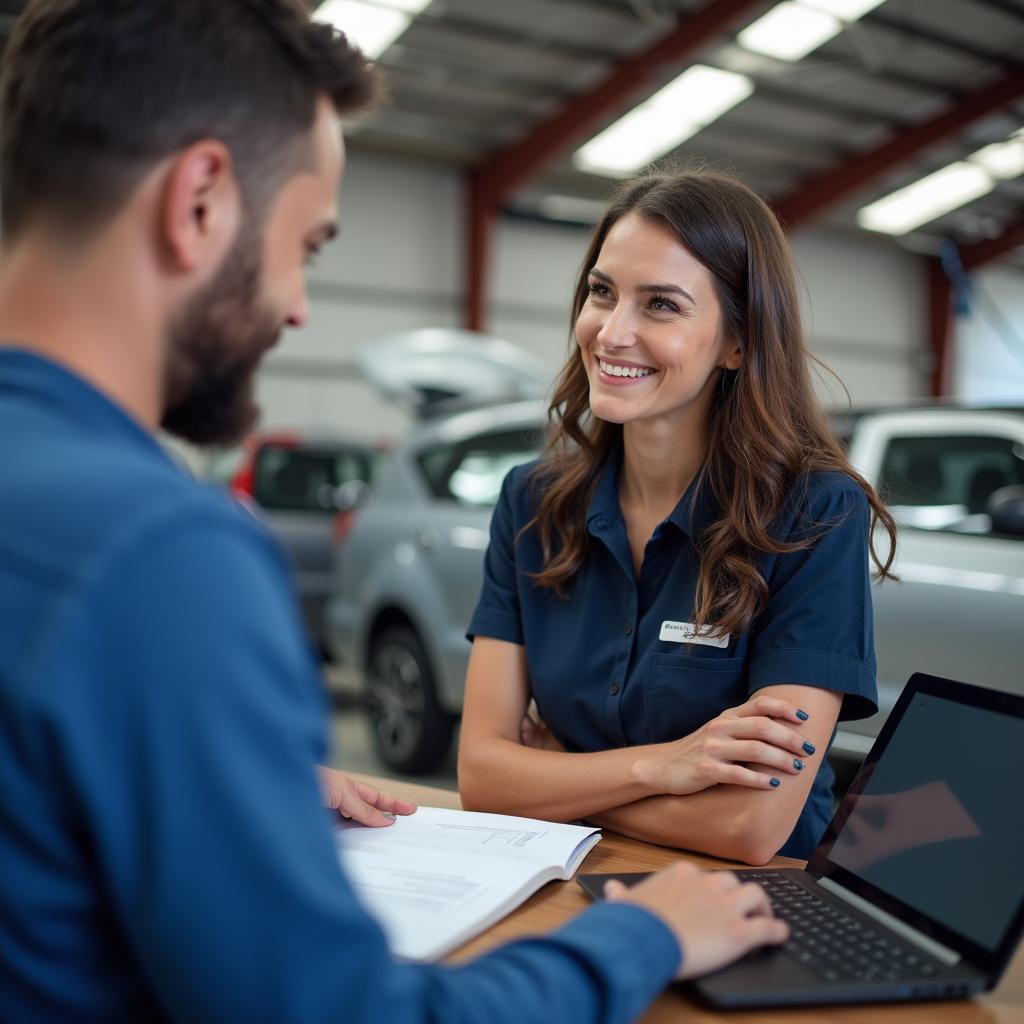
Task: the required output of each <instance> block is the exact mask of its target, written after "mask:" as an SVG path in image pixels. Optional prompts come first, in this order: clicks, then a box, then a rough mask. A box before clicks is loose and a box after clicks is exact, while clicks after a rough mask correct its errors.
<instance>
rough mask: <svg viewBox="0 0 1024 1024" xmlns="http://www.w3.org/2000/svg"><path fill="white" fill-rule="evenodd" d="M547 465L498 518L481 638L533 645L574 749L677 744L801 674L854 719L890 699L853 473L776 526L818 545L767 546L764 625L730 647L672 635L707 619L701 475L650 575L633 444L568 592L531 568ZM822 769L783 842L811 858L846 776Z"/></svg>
mask: <svg viewBox="0 0 1024 1024" xmlns="http://www.w3.org/2000/svg"><path fill="white" fill-rule="evenodd" d="M535 466H537V463H530V464H528V465H525V466H520V467H517V468H516V469H514V470H512V472H511V473H509V475H508V477H507V478H506V480H505V483H504V486H503V488H502V492H501V497H500V499H499V501H498V505H497V508H496V509H495V513H494V517H493V519H492V521H491V542H490V546H489V547H488V551H487V556H486V559H485V565H484V585H483V590H482V593H481V596H480V601H479V604H478V605H477V608H476V611H475V612H474V615H473V618H472V621H471V623H470V626H469V635H470V637H472V636H474V635H480V636H489V637H495V638H497V639H500V640H506V641H508V642H510V643H516V644H523V645H524V646H525V649H526V660H527V665H528V668H529V673H530V683H531V687H532V693H533V697H534V699H535V700H536V702H537V708H538V711H539V712H540V715H541V717H542V718H543V720H544V721H545V723H546V724H547V725H548V727H549V728H550V729H551V731H552V732H553V733H554V735H555V736H556V737H557V738H558V739H559V741H560V742H561V743H562V744H563V745H564V746H565V747H566V748H567V749H568V750H572V751H594V750H606V749H609V748H611V747H625V746H636V745H641V744H646V743H662V742H667V741H670V740H674V739H678V738H680V737H682V736H685V735H688V734H689V733H692V732H694V731H695V730H696V729H698V728H699V727H700V726H702V725H703V724H704V723H706V722H708V721H710V720H711V719H712V718H715V717H716V716H717V715H719V714H720V713H721V712H722V711H724V710H726V709H727V708H731V707H737V706H738V705H740V704H742V703H744V701H746V700H747V699H748V698H749V697H750V695H751V694H753V693H754V691H756V690H758V689H760V688H762V687H764V686H770V685H772V684H775V683H798V684H801V685H806V686H815V687H820V688H823V689H827V690H834V691H836V692H838V693H842V694H844V695H845V696H844V700H843V707H842V711H841V713H840V717H841V718H864V717H867V716H868V715H871V714H873V713H874V712H875V711H876V710H877V691H876V685H875V654H874V636H873V624H872V615H871V590H870V579H869V572H868V532H869V512H870V509H869V506H868V503H867V499H866V497H865V495H864V492H863V491H862V490H861V489H860V487H859V486H857V484H856V483H855V482H854V481H853V480H852V479H851V478H850V477H848V476H846V475H845V474H843V473H812V474H809V475H808V476H806V477H805V478H803V479H802V480H801V481H800V482H799V485H798V486H797V487H796V488H794V490H793V492H792V494H791V495H790V499H789V501H788V503H787V506H786V508H785V510H784V512H783V514H782V515H781V516H780V518H779V521H778V522H777V523H775V524H774V526H773V531H774V535H775V536H776V537H778V538H779V539H781V540H784V541H795V540H798V539H802V538H805V537H814V538H816V539H815V540H814V542H813V544H812V545H811V546H810V547H807V548H803V549H801V550H796V551H792V552H787V553H784V554H776V555H763V556H761V557H760V558H759V559H758V568H759V569H760V571H761V574H762V576H763V577H764V579H765V581H766V583H767V585H768V590H769V596H768V600H767V604H766V606H765V608H764V610H763V611H762V612H761V614H760V615H759V616H758V617H757V619H756V621H755V622H754V623H753V625H752V626H751V628H750V629H749V630H747V631H745V632H744V633H743V634H742V635H739V636H731V637H729V638H728V643H727V645H725V646H721V647H720V646H712V645H709V644H702V643H694V644H685V643H679V642H677V641H675V640H674V639H666V638H665V637H672V636H673V635H679V634H678V632H676V633H675V634H673V627H671V626H669V627H667V628H666V627H665V623H677V624H678V623H682V624H692V623H693V621H694V608H695V594H696V587H697V578H698V573H699V554H698V547H697V544H696V540H697V539H698V538H699V537H700V534H701V531H702V530H703V529H704V528H705V527H706V526H707V525H709V523H711V522H712V521H713V520H714V519H715V518H716V508H715V505H714V503H713V501H712V499H711V497H710V495H709V493H708V488H706V487H705V488H700V487H699V486H698V480H699V478H698V480H695V481H694V483H693V484H692V485H691V486H690V488H689V489H688V490H687V492H686V494H684V495H683V496H682V498H681V499H680V501H679V503H678V504H677V505H676V507H675V509H674V510H673V512H672V514H671V515H670V516H669V517H668V518H667V519H666V520H665V521H664V522H663V523H661V524H660V525H659V526H658V527H657V528H656V529H655V531H654V534H653V535H652V537H651V539H650V541H649V542H648V544H647V546H646V548H645V550H644V558H643V564H642V566H641V571H640V575H639V578H638V577H637V574H636V571H635V569H634V566H633V559H632V555H631V552H630V547H629V538H628V536H627V533H626V525H625V521H624V520H623V518H622V512H621V509H620V506H619V498H618V480H619V472H620V469H621V449H620V450H619V451H618V452H616V453H613V455H612V456H611V457H610V459H609V461H608V463H607V464H606V465H605V467H604V468H603V469H602V471H601V474H600V479H599V480H598V483H597V485H596V488H595V491H594V496H593V498H592V500H591V502H590V506H589V508H588V510H587V513H586V516H587V530H588V533H589V538H588V539H589V548H588V551H587V557H586V559H585V562H584V564H583V566H582V568H581V569H580V571H579V573H578V574H577V575H576V577H575V578H574V579H573V580H572V581H571V583H570V584H569V586H568V588H567V592H566V595H565V597H564V598H561V597H559V596H557V595H556V594H555V593H554V592H553V591H552V590H550V589H542V588H541V587H539V586H538V585H537V584H535V583H534V582H533V580H532V579H531V576H532V575H533V574H535V573H537V572H539V571H540V569H541V568H542V565H543V555H542V552H541V547H540V542H539V539H538V537H537V534H536V530H535V529H534V528H533V527H531V528H529V529H526V530H525V532H523V531H524V528H525V527H527V526H528V524H529V523H530V521H531V520H532V519H533V516H534V515H535V512H536V508H537V496H538V493H539V492H538V490H537V489H538V487H541V486H542V483H541V482H540V481H539V480H538V479H537V477H536V476H535V475H534V474H533V470H534V467H535ZM824 753H825V752H824V751H819V752H818V754H816V755H815V757H814V760H813V761H811V760H809V761H808V764H809V765H812V764H820V767H819V768H818V772H817V775H816V777H815V781H814V785H813V787H812V789H811V793H810V795H809V797H808V800H807V803H806V804H805V806H804V810H803V812H802V814H801V816H800V818H799V820H798V821H797V824H796V827H795V829H794V831H793V833H792V835H791V836H790V838H789V840H788V841H787V843H786V845H785V846H784V847H783V848H782V850H781V851H780V852H781V853H783V854H785V855H787V856H791V857H802V858H807V857H809V856H810V855H811V852H812V851H813V849H814V847H815V845H816V844H817V842H818V839H819V838H820V837H821V835H822V833H823V832H824V829H825V826H826V825H827V824H828V821H829V818H830V817H831V814H832V783H833V781H834V778H835V776H834V773H833V771H832V769H831V767H830V766H829V765H828V762H827V761H825V760H824Z"/></svg>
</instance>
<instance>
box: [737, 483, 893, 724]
mask: <svg viewBox="0 0 1024 1024" xmlns="http://www.w3.org/2000/svg"><path fill="white" fill-rule="evenodd" d="M839 479H841V480H842V482H841V483H836V482H835V481H836V477H835V476H833V475H832V474H830V475H829V476H828V477H827V478H826V480H828V481H829V484H828V485H825V486H823V485H822V484H821V482H820V481H819V482H818V484H817V485H812V486H811V487H809V493H808V498H807V500H806V503H805V505H804V508H803V511H802V513H801V514H799V515H797V516H796V517H795V520H794V525H793V527H792V529H791V530H790V533H789V539H790V540H797V539H799V538H800V537H804V536H808V535H810V536H813V537H815V538H816V539H815V540H814V541H813V543H812V544H811V545H810V546H809V547H807V548H803V549H801V550H798V551H793V552H789V553H786V554H782V555H779V556H777V559H776V561H775V562H774V565H773V567H772V570H771V572H770V573H769V575H768V585H769V588H770V591H771V593H770V597H769V599H768V604H767V606H766V607H765V610H764V611H763V613H762V614H761V615H760V616H759V618H758V621H757V624H756V625H755V634H756V635H755V636H754V637H753V642H752V648H753V652H752V657H751V662H750V674H749V690H750V692H751V693H753V692H754V691H755V690H759V689H761V688H762V687H765V686H771V685H775V684H779V683H796V684H799V685H802V686H815V687H819V688H821V689H824V690H832V691H834V692H836V693H842V694H844V700H843V706H842V710H841V711H840V715H839V717H840V719H843V720H850V719H857V718H867V717H869V716H870V715H873V714H874V713H875V711H877V710H878V693H877V685H876V681H875V652H874V625H873V621H872V607H871V580H870V570H869V557H868V555H869V552H868V541H869V531H870V507H869V505H868V501H867V498H866V496H865V495H864V492H863V491H862V490H861V489H860V488H859V487H857V486H856V484H854V483H853V481H849V480H847V479H846V478H839Z"/></svg>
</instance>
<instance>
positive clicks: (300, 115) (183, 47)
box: [0, 0, 376, 241]
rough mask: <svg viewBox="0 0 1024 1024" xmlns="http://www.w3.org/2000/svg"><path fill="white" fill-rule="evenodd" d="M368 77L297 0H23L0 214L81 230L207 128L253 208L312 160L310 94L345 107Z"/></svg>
mask: <svg viewBox="0 0 1024 1024" xmlns="http://www.w3.org/2000/svg"><path fill="white" fill-rule="evenodd" d="M375 84H376V80H375V76H374V73H373V70H372V68H371V67H370V66H368V64H367V62H366V60H365V58H364V57H363V55H362V54H361V53H360V52H359V51H358V50H357V49H355V48H354V47H352V46H351V45H350V44H349V43H348V42H347V40H346V39H345V37H344V36H343V35H342V34H341V33H339V32H337V31H336V30H334V29H332V28H330V27H329V26H327V25H322V24H318V23H314V22H311V21H310V20H309V12H308V9H307V6H306V4H305V3H304V2H303V0H31V2H30V3H29V4H28V6H27V8H26V9H25V11H24V13H23V14H22V15H21V17H20V19H19V21H18V23H17V26H16V27H15V31H14V35H13V37H12V39H11V41H10V44H9V45H8V47H7V50H6V52H5V54H4V60H3V74H2V82H0V227H2V230H3V233H4V236H5V238H6V239H7V240H8V241H10V240H11V239H13V238H14V237H16V236H17V235H18V233H19V232H20V231H22V230H23V228H24V227H25V226H26V225H27V224H28V223H29V222H31V221H33V220H35V219H37V218H39V217H45V218H46V220H47V221H48V222H51V223H52V224H55V225H56V226H58V227H59V228H60V229H61V230H63V231H67V232H69V233H71V232H74V233H85V232H88V231H89V230H91V229H93V228H95V227H97V226H99V225H100V224H102V223H104V222H105V221H106V220H108V219H109V218H110V217H111V216H112V215H113V214H114V213H115V212H116V211H117V210H118V209H119V208H120V207H121V206H122V204H123V203H124V202H125V201H126V200H127V199H128V197H129V195H130V194H131V192H132V191H133V190H134V188H135V187H136V186H137V185H138V183H139V182H140V181H141V179H142V177H143V176H144V175H145V174H146V172H147V171H148V170H149V169H150V168H151V167H152V166H153V165H154V164H155V163H157V162H158V161H159V160H161V159H163V158H165V157H167V156H169V155H170V154H172V153H174V152H175V151H177V150H180V149H184V148H185V147H187V146H189V145H191V144H192V143H194V142H196V141H198V140H199V139H204V138H216V139H219V140H220V141H222V142H223V143H224V144H225V145H226V146H227V147H228V148H229V149H230V151H231V154H232V158H233V160H234V164H235V175H236V177H237V179H238V181H239V184H240V188H241V191H242V195H243V199H244V201H245V203H246V206H247V207H248V208H249V209H250V211H251V212H253V213H254V214H257V215H258V214H259V213H260V212H262V210H263V207H264V205H265V203H266V201H267V199H268V198H269V197H270V196H271V195H272V194H273V193H274V192H276V190H277V188H278V187H279V186H280V184H281V183H282V182H283V181H284V180H285V178H286V177H288V176H289V175H290V174H291V173H294V170H295V169H296V167H297V166H298V165H299V164H300V163H301V162H303V161H304V160H308V159H310V154H309V152H307V150H306V147H305V146H304V145H303V142H304V140H305V138H306V133H307V132H308V130H309V129H310V128H311V126H312V125H313V122H314V120H315V116H316V101H317V98H318V96H319V95H322V94H325V95H327V96H329V97H330V99H331V100H332V101H333V103H334V105H335V107H336V108H337V110H338V113H339V114H349V113H353V112H355V111H357V110H359V109H361V108H362V107H364V106H366V105H367V104H368V103H369V102H370V100H371V99H372V98H373V94H374V91H375Z"/></svg>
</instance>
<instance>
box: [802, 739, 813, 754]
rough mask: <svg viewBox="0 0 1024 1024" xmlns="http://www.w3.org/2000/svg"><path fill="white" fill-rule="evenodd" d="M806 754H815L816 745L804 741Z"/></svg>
mask: <svg viewBox="0 0 1024 1024" xmlns="http://www.w3.org/2000/svg"><path fill="white" fill-rule="evenodd" d="M804 753H805V754H813V753H814V744H813V743H811V742H810V741H809V740H804Z"/></svg>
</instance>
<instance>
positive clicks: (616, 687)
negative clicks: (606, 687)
mask: <svg viewBox="0 0 1024 1024" xmlns="http://www.w3.org/2000/svg"><path fill="white" fill-rule="evenodd" d="M609 692H610V693H611V695H612V696H613V697H614V696H615V694H617V693H618V692H619V684H618V683H613V684H612V688H611V690H610V691H609Z"/></svg>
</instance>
